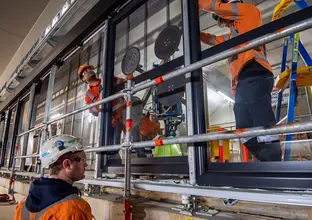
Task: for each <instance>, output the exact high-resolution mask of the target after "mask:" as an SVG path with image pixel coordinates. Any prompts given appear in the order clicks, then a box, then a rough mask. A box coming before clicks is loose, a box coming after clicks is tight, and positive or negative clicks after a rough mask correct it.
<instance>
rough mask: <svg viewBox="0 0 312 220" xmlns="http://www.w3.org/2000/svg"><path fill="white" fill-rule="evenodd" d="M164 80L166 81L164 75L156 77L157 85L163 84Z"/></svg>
mask: <svg viewBox="0 0 312 220" xmlns="http://www.w3.org/2000/svg"><path fill="white" fill-rule="evenodd" d="M163 82H164V80H163V78H162V76H160V77H157V78H156V79H155V83H156V85H159V84H162V83H163Z"/></svg>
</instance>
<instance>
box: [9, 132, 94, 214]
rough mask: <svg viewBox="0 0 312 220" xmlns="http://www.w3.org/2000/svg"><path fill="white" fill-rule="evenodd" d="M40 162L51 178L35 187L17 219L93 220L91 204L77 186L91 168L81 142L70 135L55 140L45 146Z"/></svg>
mask: <svg viewBox="0 0 312 220" xmlns="http://www.w3.org/2000/svg"><path fill="white" fill-rule="evenodd" d="M40 160H41V165H42V166H43V167H44V168H49V171H50V178H40V179H39V180H35V181H34V182H33V183H32V184H31V186H30V189H29V195H28V196H27V198H26V199H25V200H23V201H22V202H20V203H19V204H18V205H17V207H16V211H15V214H14V217H13V219H14V220H32V219H36V220H41V219H42V220H43V219H72V220H89V219H90V220H91V219H92V213H91V208H90V206H89V204H88V203H87V202H86V201H85V200H84V199H82V198H81V197H80V191H79V189H78V188H77V187H74V186H73V183H74V182H75V181H79V180H82V179H83V178H84V177H85V176H84V172H85V167H86V166H87V165H86V155H85V153H84V152H83V149H82V144H81V143H80V141H78V139H77V138H75V137H74V136H70V135H57V136H54V137H52V138H50V139H48V140H47V141H46V142H45V143H44V144H43V145H42V153H41V155H40Z"/></svg>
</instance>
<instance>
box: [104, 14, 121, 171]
mask: <svg viewBox="0 0 312 220" xmlns="http://www.w3.org/2000/svg"><path fill="white" fill-rule="evenodd" d="M106 39H107V42H106V46H105V50H104V51H103V53H104V54H105V55H103V78H102V79H103V80H102V87H103V91H102V94H101V95H102V97H103V98H108V97H109V96H111V95H112V93H113V85H114V66H115V43H116V42H115V39H116V25H115V23H113V22H112V18H109V19H108V20H107V32H106ZM108 41H109V42H108ZM104 61H105V62H104ZM119 94H121V93H119ZM115 95H118V94H115ZM122 96H123V94H121V96H119V97H122ZM115 98H117V97H115ZM115 98H114V99H115ZM114 99H111V101H112V100H114ZM103 104H104V103H103ZM103 106H104V109H103V110H102V111H101V113H100V114H101V118H100V120H99V123H100V137H99V143H100V146H108V145H110V144H112V143H113V139H112V137H113V129H112V103H111V102H106V103H105V104H104V105H103ZM100 162H101V164H100V166H101V167H102V168H103V167H104V166H106V163H107V155H102V156H101V161H100Z"/></svg>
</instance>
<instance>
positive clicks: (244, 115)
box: [198, 0, 281, 161]
mask: <svg viewBox="0 0 312 220" xmlns="http://www.w3.org/2000/svg"><path fill="white" fill-rule="evenodd" d="M198 5H199V8H200V9H202V10H205V11H209V12H211V13H212V17H213V18H214V19H215V20H216V21H217V22H218V26H219V27H220V28H224V27H226V28H229V29H230V34H224V35H221V36H215V35H212V34H209V33H204V32H201V33H200V38H201V41H202V42H203V43H205V44H208V45H217V44H220V43H222V42H224V41H226V40H228V39H231V38H233V37H236V36H238V35H240V34H244V33H246V32H248V31H251V30H253V29H255V28H258V27H260V26H261V25H262V15H261V13H260V11H259V10H258V9H257V7H255V6H253V5H252V4H247V3H243V1H241V0H198ZM247 43H248V42H247ZM247 43H244V44H241V45H239V46H237V47H236V48H239V47H242V46H244V45H246V44H247ZM228 62H229V66H230V71H231V74H232V92H233V94H234V97H235V104H234V114H235V120H236V128H237V129H240V128H250V127H257V126H270V125H274V124H275V123H276V120H275V116H274V112H273V110H272V106H271V91H272V88H273V83H274V78H273V77H274V76H273V73H272V69H271V66H270V64H269V62H268V60H267V57H266V51H265V46H260V47H258V48H255V49H252V50H249V51H246V52H243V53H240V54H238V55H235V56H233V57H230V58H229V59H228ZM242 142H243V143H244V145H245V146H246V147H247V148H248V150H249V151H250V152H251V153H252V154H253V155H254V156H255V157H256V158H257V159H258V160H260V161H280V160H281V147H280V143H279V138H278V136H264V137H253V138H252V137H251V138H247V139H242Z"/></svg>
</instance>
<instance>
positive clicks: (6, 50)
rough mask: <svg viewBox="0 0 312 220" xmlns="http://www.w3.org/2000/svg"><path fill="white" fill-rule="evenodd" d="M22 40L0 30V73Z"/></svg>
mask: <svg viewBox="0 0 312 220" xmlns="http://www.w3.org/2000/svg"><path fill="white" fill-rule="evenodd" d="M22 41H23V39H22V38H20V37H16V36H14V35H12V34H9V33H7V32H4V31H1V30H0V48H1V50H0V73H2V71H3V70H4V69H5V67H6V66H7V65H8V63H9V62H10V60H11V57H12V56H13V55H14V54H15V51H16V49H17V48H18V47H19V45H20V44H21V43H22Z"/></svg>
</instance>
